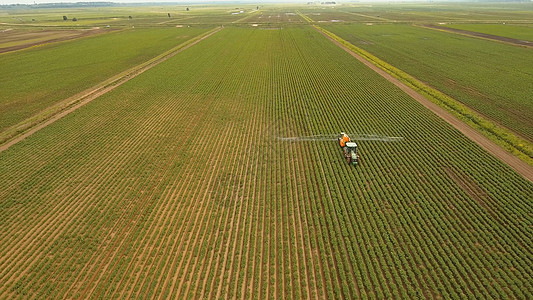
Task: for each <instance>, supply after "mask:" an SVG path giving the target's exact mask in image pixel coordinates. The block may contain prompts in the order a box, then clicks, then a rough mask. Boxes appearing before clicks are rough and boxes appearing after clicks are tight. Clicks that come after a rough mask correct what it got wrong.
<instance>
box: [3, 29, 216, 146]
mask: <svg viewBox="0 0 533 300" xmlns="http://www.w3.org/2000/svg"><path fill="white" fill-rule="evenodd" d="M222 29H223V27H219V28H217V29H215V30H213V31H210V32H208V33H207V34H205V35H204V36H202V37H201V38H197V37H195V38H193V39H192V40H194V39H196V40H194V41H193V42H190V41H191V40H189V41H187V42H185V43H184V44H185V46H182V45H183V44H181V45H179V46H177V47H175V48H173V49H171V50H169V51H167V52H165V53H163V54H161V55H160V56H158V57H156V58H154V59H151V60H149V61H147V62H145V63H142V64H140V65H138V66H136V67H133V68H131V69H129V70H128V71H126V72H123V73H121V74H119V75H117V76H115V77H113V78H112V79H110V80H106V81H104V82H103V83H100V84H98V85H96V86H95V87H93V88H92V89H90V90H89V91H88V92H87V93H85V92H84V93H80V94H79V95H77V96H76V97H75V99H70V98H69V100H70V101H69V105H68V106H67V108H66V109H63V110H59V111H57V112H56V113H55V114H53V115H52V116H51V117H49V118H48V119H46V120H44V121H43V122H40V123H37V124H36V125H34V126H33V127H31V129H29V130H27V131H25V132H23V133H21V134H20V135H18V136H17V137H16V138H14V139H12V140H10V141H9V142H7V143H5V144H3V145H0V152H2V151H4V150H7V149H8V148H9V147H11V146H13V145H15V144H16V143H18V142H20V141H22V140H24V139H25V138H27V137H29V136H30V135H32V134H34V133H35V132H37V131H39V130H41V129H43V128H45V127H46V126H48V125H50V124H52V123H54V122H55V121H57V120H59V119H61V118H62V117H64V116H66V115H68V114H69V113H71V112H73V111H75V110H77V109H78V108H80V107H82V106H84V105H85V104H87V103H89V102H91V101H93V100H94V99H96V98H98V97H100V96H102V95H104V94H106V93H108V92H110V91H112V90H114V89H115V88H117V87H119V86H121V85H122V84H124V83H126V82H128V81H129V80H131V79H133V78H135V77H137V76H138V75H140V74H142V73H144V72H145V71H147V70H149V69H151V68H153V67H155V66H157V65H158V64H160V63H162V62H164V61H166V60H167V59H169V58H171V57H173V56H174V55H176V54H178V53H180V52H181V51H183V50H185V49H188V48H190V47H192V46H194V45H196V44H197V43H199V42H201V41H203V40H204V39H206V38H208V37H210V36H211V35H213V34H215V33H217V32H219V31H220V30H222Z"/></svg>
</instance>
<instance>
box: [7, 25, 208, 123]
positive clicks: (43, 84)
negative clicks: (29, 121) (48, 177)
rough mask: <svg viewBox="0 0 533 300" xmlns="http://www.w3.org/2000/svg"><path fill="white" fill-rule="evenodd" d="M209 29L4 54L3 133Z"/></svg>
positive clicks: (137, 32) (108, 37)
mask: <svg viewBox="0 0 533 300" xmlns="http://www.w3.org/2000/svg"><path fill="white" fill-rule="evenodd" d="M209 29H210V28H209V27H206V28H201V27H200V28H160V29H154V28H145V29H133V30H127V31H124V32H112V33H108V34H103V35H98V36H93V37H89V38H85V39H79V40H75V41H69V42H62V43H53V44H49V45H45V46H42V47H38V48H35V49H27V50H24V51H21V52H12V53H4V54H0V65H2V70H3V72H0V81H1V82H2V93H0V111H1V112H2V118H1V119H0V131H1V130H4V129H6V128H8V127H10V126H13V125H15V124H17V123H18V122H21V121H23V120H24V119H26V118H28V117H31V116H33V115H34V114H36V113H38V112H40V111H41V110H43V109H45V108H47V107H49V106H51V105H53V104H54V103H56V102H58V101H61V100H63V99H65V98H68V97H70V96H72V95H75V94H76V93H79V92H82V91H84V90H86V89H88V88H90V87H92V86H94V85H95V84H97V83H99V82H102V81H104V80H106V79H108V78H109V77H112V76H113V75H115V74H117V73H120V72H122V71H124V70H126V69H128V68H131V67H133V66H136V65H138V64H140V63H142V62H145V61H147V60H149V59H150V58H152V57H155V56H157V55H158V54H160V53H162V52H164V51H165V50H168V49H170V48H172V47H175V46H177V45H179V44H181V43H183V42H185V41H187V40H189V39H191V38H193V37H195V36H196V35H199V34H200V33H202V32H205V31H207V30H209Z"/></svg>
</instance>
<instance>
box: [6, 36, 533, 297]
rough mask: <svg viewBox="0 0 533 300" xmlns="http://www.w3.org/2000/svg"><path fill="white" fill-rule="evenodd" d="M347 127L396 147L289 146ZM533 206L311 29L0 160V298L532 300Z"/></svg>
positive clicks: (178, 76) (102, 102) (213, 52)
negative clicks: (349, 153) (357, 157)
mask: <svg viewBox="0 0 533 300" xmlns="http://www.w3.org/2000/svg"><path fill="white" fill-rule="evenodd" d="M341 130H345V131H347V132H352V133H361V134H365V133H368V134H383V135H390V136H400V137H403V140H402V141H401V142H397V143H385V142H375V141H367V142H364V141H361V142H360V143H359V145H360V154H361V156H362V164H361V165H360V166H358V167H357V168H355V169H354V168H353V167H352V166H348V165H346V164H345V162H344V161H343V158H342V155H341V150H340V149H339V147H338V146H337V145H336V143H335V142H334V141H316V142H310V141H307V142H287V141H284V140H282V139H280V138H281V137H291V136H309V135H317V134H334V133H337V132H339V131H341ZM532 195H533V184H532V183H531V182H529V181H526V180H525V179H523V178H522V177H520V176H519V175H517V174H516V173H514V172H513V171H512V170H511V169H509V168H508V167H507V166H505V165H503V164H502V163H500V162H499V161H497V160H494V159H493V158H492V157H490V156H489V155H487V154H486V153H485V152H484V151H483V150H482V149H480V148H479V147H478V146H477V145H475V144H474V143H473V142H471V141H469V140H468V139H466V138H465V137H464V136H462V135H461V134H460V133H459V132H457V131H456V130H454V129H453V128H452V127H451V126H449V125H448V124H446V123H445V122H444V121H442V120H441V119H439V118H438V117H437V116H435V115H433V114H432V113H430V112H429V111H428V110H426V109H425V108H424V107H423V106H421V105H420V104H418V103H417V102H415V101H413V100H412V99H411V98H409V96H407V95H405V94H404V93H403V92H402V91H400V90H399V89H397V88H396V87H394V86H393V85H392V84H390V83H389V82H387V81H385V80H384V79H382V78H381V77H380V76H378V75H377V74H375V73H373V71H371V70H370V69H368V68H366V67H365V66H364V65H362V64H361V63H359V62H358V61H356V60H354V59H353V58H352V57H351V56H350V55H349V54H347V53H345V52H344V51H343V50H341V49H340V48H338V47H336V46H335V45H334V44H332V43H331V42H330V41H328V40H327V39H325V38H324V37H323V36H321V35H320V34H319V33H318V32H316V31H315V30H313V29H312V28H310V27H308V26H300V27H290V28H284V29H280V30H260V29H252V28H230V27H228V28H225V29H223V30H222V31H220V32H219V33H217V34H215V35H213V36H212V37H210V38H208V39H206V40H204V41H202V42H201V43H199V44H197V45H195V46H194V47H192V48H189V49H187V50H185V51H183V52H182V53H180V54H179V55H177V56H174V57H172V58H170V59H169V60H167V61H165V62H164V63H162V64H160V65H158V66H156V67H154V68H153V69H151V70H149V71H147V72H145V73H143V74H142V75H140V76H138V77H136V78H134V79H132V80H130V81H128V82H127V83H125V84H124V85H122V86H120V87H118V88H117V89H116V90H114V91H113V92H110V93H108V94H106V95H104V96H102V97H100V98H98V99H96V100H95V101H93V102H91V103H89V104H87V105H86V106H84V107H83V108H81V109H79V110H77V111H76V112H74V113H72V114H70V115H68V116H66V117H64V118H63V119H61V120H59V121H57V122H56V123H54V124H52V125H50V126H48V127H46V128H44V129H43V130H41V131H39V132H37V133H36V134H34V135H33V136H31V137H30V138H28V139H26V140H24V141H22V142H20V143H18V144H16V145H14V146H13V147H11V148H10V149H8V150H6V151H4V152H2V153H0V199H1V202H0V204H1V210H0V214H1V215H0V226H1V227H2V229H3V230H2V232H1V235H0V266H1V267H0V270H1V271H0V282H2V283H3V284H2V285H1V287H0V295H2V297H9V298H11V297H16V296H20V297H33V298H64V297H67V298H86V297H90V298H100V297H104V298H114V297H128V298H141V297H142V298H144V297H165V298H176V297H178V298H203V297H212V298H221V297H224V298H230V297H234V296H235V297H239V298H251V297H257V298H287V297H292V298H323V297H328V298H338V297H364V298H366V297H371V298H393V297H395V298H406V297H428V298H429V297H443V298H457V297H462V296H469V297H474V296H482V297H486V298H530V297H531V296H532V293H533V286H532V284H531V282H532V280H531V274H532V270H531V265H532V264H531V259H532V257H531V246H530V245H532V241H531V236H532V235H531V232H530V231H531V226H530V223H531V217H530V215H529V212H530V211H531V201H530V199H531V196H532Z"/></svg>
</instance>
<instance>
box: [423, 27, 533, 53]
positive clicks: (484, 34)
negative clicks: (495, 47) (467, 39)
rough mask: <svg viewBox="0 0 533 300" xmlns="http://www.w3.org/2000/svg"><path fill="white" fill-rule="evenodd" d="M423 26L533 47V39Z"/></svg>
mask: <svg viewBox="0 0 533 300" xmlns="http://www.w3.org/2000/svg"><path fill="white" fill-rule="evenodd" d="M422 27H426V28H430V29H437V30H444V31H448V32H452V33H458V34H463V35H468V36H473V37H479V38H484V39H489V40H495V41H499V42H504V43H508V44H514V45H519V46H525V47H529V48H533V42H531V41H524V40H519V39H513V38H509V37H504V36H499V35H492V34H488V33H481V32H475V31H468V30H462V29H455V28H449V27H444V26H437V25H422Z"/></svg>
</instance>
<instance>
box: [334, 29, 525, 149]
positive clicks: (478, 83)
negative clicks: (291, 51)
mask: <svg viewBox="0 0 533 300" xmlns="http://www.w3.org/2000/svg"><path fill="white" fill-rule="evenodd" d="M325 28H326V29H328V30H330V31H332V32H334V33H336V34H338V35H339V36H340V37H342V38H343V39H346V40H347V41H349V42H351V43H352V44H354V45H355V46H357V47H360V48H363V49H365V50H367V51H369V52H370V53H373V54H374V55H375V56H377V57H379V58H381V59H382V60H384V61H386V62H388V63H390V64H392V65H394V66H396V67H397V68H399V69H401V70H403V71H405V72H407V73H408V74H410V75H412V76H414V77H416V78H418V79H419V80H422V81H423V82H427V83H428V84H429V85H431V86H433V87H435V88H436V89H438V90H440V91H442V92H444V93H446V94H448V95H450V96H451V97H453V98H454V99H456V100H458V101H460V102H463V103H464V104H466V105H468V106H469V107H471V108H473V109H474V110H476V111H479V112H480V113H482V114H483V115H485V116H488V117H489V118H491V119H493V120H495V121H496V122H498V123H500V124H502V125H504V126H506V127H508V128H510V129H511V130H514V131H515V132H517V133H518V134H520V135H522V136H524V137H526V138H527V139H529V140H530V141H531V140H533V131H532V130H531V128H532V126H533V101H531V100H532V98H531V95H532V94H531V92H532V88H531V87H532V83H533V59H528V58H530V57H533V56H532V55H533V53H532V51H531V49H528V48H522V47H518V46H513V45H506V44H501V43H497V42H493V41H486V40H480V39H476V38H471V37H465V36H461V35H457V34H454V33H447V32H440V31H434V30H430V29H426V28H419V27H414V26H411V25H372V26H369V25H349V26H346V25H335V26H334V25H330V26H325Z"/></svg>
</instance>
